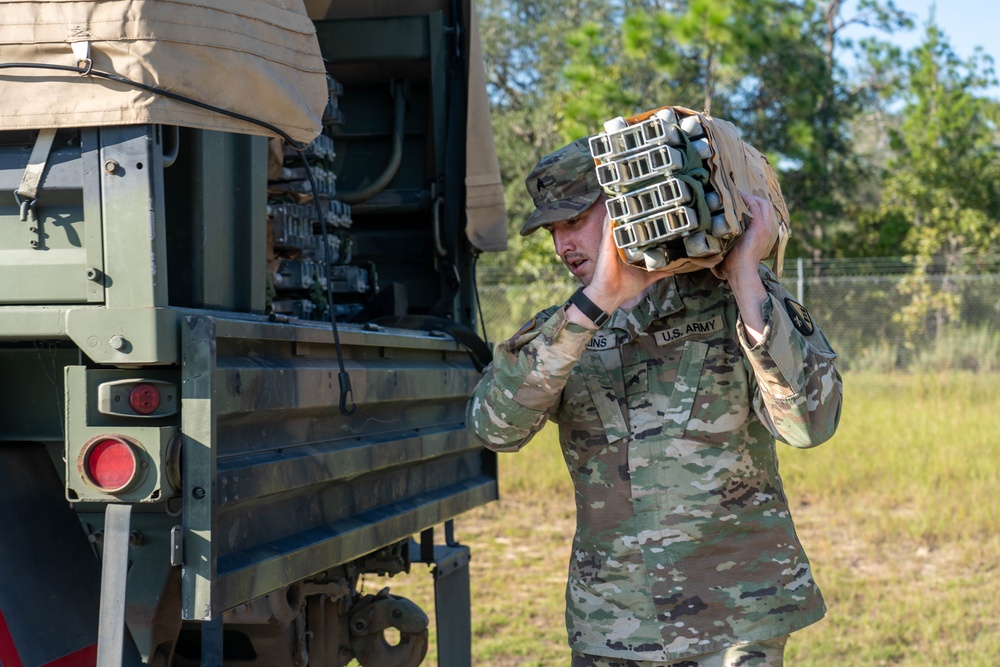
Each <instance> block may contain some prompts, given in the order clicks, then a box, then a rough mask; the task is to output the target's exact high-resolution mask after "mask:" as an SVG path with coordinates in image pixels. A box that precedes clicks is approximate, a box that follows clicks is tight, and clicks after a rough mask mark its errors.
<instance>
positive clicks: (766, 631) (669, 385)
mask: <svg viewBox="0 0 1000 667" xmlns="http://www.w3.org/2000/svg"><path fill="white" fill-rule="evenodd" d="M761 277H762V278H763V279H764V284H765V287H766V288H767V290H768V292H769V299H768V301H766V302H765V304H764V307H763V315H764V319H765V323H766V328H765V331H764V336H763V339H762V340H761V341H760V342H759V343H758V344H757V345H756V346H751V345H750V344H749V343H748V341H747V339H746V336H745V333H744V331H743V327H742V323H741V322H740V321H739V318H738V310H737V307H736V303H735V299H734V297H733V295H732V292H731V291H730V289H729V286H728V284H726V283H724V282H721V281H719V280H718V279H717V278H716V277H715V276H714V275H713V274H712V273H711V272H710V271H698V272H695V273H688V274H682V275H678V276H675V277H673V278H667V279H664V280H661V281H659V282H657V283H656V284H655V285H654V286H653V287H652V288H651V290H650V291H649V292H648V294H647V296H646V297H645V300H644V301H643V302H642V303H640V304H638V305H637V306H636V307H635V308H633V309H631V310H629V311H623V310H618V311H617V312H615V313H614V314H613V315H612V317H611V319H610V320H609V321H608V322H607V323H606V324H605V326H604V327H603V328H602V329H601V330H600V331H598V332H596V333H592V332H590V331H588V330H586V329H584V328H583V327H580V326H577V325H576V324H573V323H570V322H568V321H567V319H566V310H565V306H560V307H554V308H550V309H548V310H546V311H544V312H542V313H540V314H539V315H538V316H536V318H535V319H534V320H533V321H532V322H531V323H529V324H528V325H526V326H525V327H524V328H523V329H522V330H521V331H520V332H518V333H517V334H516V335H515V336H514V337H513V338H512V339H510V340H508V341H506V342H505V343H502V344H500V345H498V346H497V350H496V354H495V357H494V361H493V364H492V365H491V367H490V368H489V369H488V370H487V373H486V376H485V377H484V378H483V380H482V381H481V382H480V384H479V386H478V387H477V389H476V392H475V395H474V396H473V398H472V399H471V400H470V402H469V407H468V413H467V419H468V425H469V429H470V430H471V431H472V432H473V433H474V434H475V435H476V437H478V438H479V439H480V440H481V441H482V442H483V444H485V445H486V446H487V447H489V448H490V449H493V450H496V451H500V452H507V451H516V450H518V449H519V448H520V447H522V446H523V445H524V444H525V443H526V442H527V441H528V440H529V439H530V438H531V437H532V436H533V435H534V434H535V433H536V432H537V431H538V430H539V429H540V428H541V427H542V426H543V425H544V423H545V421H546V420H552V421H553V422H556V423H558V424H559V437H560V442H561V444H562V449H563V454H564V457H565V460H566V465H567V466H568V468H569V472H570V475H571V477H572V479H573V484H574V488H575V495H576V510H577V530H576V535H575V536H574V539H573V551H572V556H571V559H570V566H569V581H568V584H567V589H566V603H567V610H566V623H567V629H568V631H569V643H570V646H571V647H572V648H573V649H574V650H577V651H580V652H582V653H586V654H591V655H601V656H610V657H617V658H625V659H632V660H654V661H670V660H677V659H680V658H684V657H688V656H693V655H698V654H701V653H707V652H711V651H718V650H721V649H723V648H725V647H726V646H729V645H731V644H734V643H739V642H747V641H758V640H763V639H769V638H773V637H778V636H782V635H786V634H788V633H790V632H792V631H794V630H797V629H799V628H802V627H804V626H806V625H809V624H810V623H813V622H815V621H817V620H819V619H820V618H821V617H822V616H823V614H824V613H825V606H824V603H823V599H822V597H821V595H820V591H819V589H818V587H817V586H816V584H815V582H814V581H813V577H812V573H811V571H810V567H809V561H808V560H807V558H806V555H805V553H804V551H803V549H802V546H801V545H800V543H799V539H798V537H797V536H796V533H795V528H794V526H793V524H792V519H791V517H790V516H789V511H788V503H787V500H786V498H785V492H784V489H783V488H782V483H781V478H780V477H779V475H778V461H777V457H776V452H775V438H779V439H781V440H782V441H784V442H786V443H788V444H790V445H793V446H795V447H811V446H814V445H817V444H819V443H820V442H822V441H824V440H826V439H828V438H829V437H830V436H831V435H832V434H833V432H834V430H835V429H836V427H837V423H838V420H839V417H840V399H841V380H840V375H839V374H838V373H837V370H836V369H835V368H834V366H833V359H834V357H835V355H834V353H833V351H832V350H831V349H830V346H829V345H828V343H827V341H826V339H825V338H824V337H823V334H822V333H821V332H820V331H819V329H818V328H817V327H816V326H815V324H814V323H813V322H812V320H811V318H810V317H809V315H808V313H807V312H806V311H805V309H803V308H802V307H801V306H799V305H798V304H797V303H795V302H794V301H792V300H791V297H790V295H789V294H788V293H787V292H786V291H785V290H784V289H783V288H782V287H781V286H780V285H778V283H777V280H776V279H775V278H774V276H773V274H771V273H770V272H769V271H768V270H767V269H766V268H764V267H763V266H761Z"/></svg>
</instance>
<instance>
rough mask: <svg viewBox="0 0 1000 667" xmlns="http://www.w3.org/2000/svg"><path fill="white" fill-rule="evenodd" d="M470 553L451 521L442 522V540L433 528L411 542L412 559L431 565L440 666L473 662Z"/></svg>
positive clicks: (466, 665) (462, 666) (463, 665)
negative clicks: (436, 539)
mask: <svg viewBox="0 0 1000 667" xmlns="http://www.w3.org/2000/svg"><path fill="white" fill-rule="evenodd" d="M415 555H419V558H415V557H414V556H415ZM469 557H470V551H469V547H467V546H464V545H461V544H458V543H457V542H455V540H454V538H453V523H452V522H451V521H448V522H446V523H445V544H434V533H433V529H428V530H425V531H423V533H421V535H420V545H419V546H418V545H417V544H416V543H414V542H411V543H410V558H411V560H414V561H417V562H422V563H428V564H433V565H434V569H433V570H432V571H431V575H432V576H433V577H434V620H435V623H436V625H437V650H438V665H439V666H440V667H471V665H472V618H471V615H470V610H471V596H470V593H469Z"/></svg>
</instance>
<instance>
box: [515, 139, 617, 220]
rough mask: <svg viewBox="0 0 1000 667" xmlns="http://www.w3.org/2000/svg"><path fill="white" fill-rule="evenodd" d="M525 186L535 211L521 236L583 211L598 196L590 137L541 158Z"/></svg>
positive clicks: (598, 187)
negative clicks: (533, 203)
mask: <svg viewBox="0 0 1000 667" xmlns="http://www.w3.org/2000/svg"><path fill="white" fill-rule="evenodd" d="M524 184H525V185H526V186H527V187H528V194H530V195H531V198H532V200H534V202H535V210H534V212H532V214H531V215H530V216H528V219H527V220H525V221H524V225H522V226H521V236H527V235H528V234H530V233H531V232H533V231H535V230H536V229H538V228H539V227H541V226H542V225H548V224H552V223H555V222H562V221H563V220H569V219H570V218H573V217H575V216H577V215H579V214H581V213H583V212H584V211H586V210H587V209H588V208H590V207H591V206H593V204H594V202H596V201H597V198H598V197H599V196H600V194H601V186H600V185H599V184H598V182H597V172H596V171H595V168H594V158H592V157H591V156H590V138H589V137H584V138H583V139H577V140H576V141H574V142H573V143H571V144H569V145H567V146H563V147H562V148H560V149H559V150H557V151H556V152H555V153H552V154H551V155H546V156H545V157H543V158H542V159H541V160H540V161H539V162H538V164H537V165H535V168H534V169H532V170H531V173H530V174H528V178H526V179H525V180H524Z"/></svg>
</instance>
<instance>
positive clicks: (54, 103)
mask: <svg viewBox="0 0 1000 667" xmlns="http://www.w3.org/2000/svg"><path fill="white" fill-rule="evenodd" d="M0 15H2V17H3V18H2V22H0V62H2V63H15V62H28V63H46V64H56V65H76V64H77V58H76V56H75V55H74V54H73V49H72V46H71V44H72V43H74V42H86V43H89V45H90V57H91V59H92V64H93V67H94V69H97V70H101V71H106V72H113V73H116V74H119V75H123V76H125V77H128V78H130V79H133V80H136V81H139V82H141V83H144V84H147V85H152V86H156V87H159V88H163V89H166V90H169V91H170V92H173V93H177V94H180V95H184V96H186V97H191V98H193V99H196V100H198V101H201V102H206V103H208V104H211V105H213V106H217V107H221V108H224V109H227V110H230V111H234V112H237V113H240V114H243V115H246V116H249V117H252V118H257V119H260V120H263V121H265V122H267V123H270V124H272V125H274V126H276V127H278V128H279V129H281V130H282V131H284V132H286V133H287V134H288V135H289V136H291V137H292V139H294V140H296V141H301V142H308V141H311V140H312V139H314V138H315V137H316V135H317V134H319V132H320V129H321V127H320V118H321V116H322V113H323V109H324V107H325V106H326V100H327V92H326V72H325V69H324V67H323V62H322V58H321V56H320V51H319V45H318V43H317V41H316V33H315V29H314V27H313V23H312V21H310V20H309V18H308V16H307V15H306V12H305V7H304V5H303V2H302V0H213V1H212V2H210V3H209V2H204V1H201V2H199V1H198V0H102V1H101V2H71V1H67V0H44V1H41V2H39V1H31V0H13V1H5V2H0ZM139 123H163V124H168V125H181V126H186V127H196V128H202V129H211V130H224V131H229V132H241V133H248V134H273V133H269V132H267V131H266V130H264V129H263V128H261V127H259V126H257V125H254V124H252V123H248V122H245V121H240V120H236V119H232V118H228V117H225V116H220V115H218V114H215V113H213V112H211V111H207V110H202V109H198V108H196V107H192V106H189V105H186V104H183V103H181V102H176V101H173V100H170V99H168V98H165V97H163V96H161V95H155V94H152V93H147V92H144V91H142V90H138V89H134V88H131V87H128V86H125V85H123V84H119V83H116V82H112V81H107V80H102V79H98V78H95V77H87V76H81V75H78V74H74V73H71V72H54V71H45V70H35V69H4V70H0V129H19V128H45V127H79V126H92V125H129V124H139Z"/></svg>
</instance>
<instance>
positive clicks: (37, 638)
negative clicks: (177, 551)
mask: <svg viewBox="0 0 1000 667" xmlns="http://www.w3.org/2000/svg"><path fill="white" fill-rule="evenodd" d="M0 516H3V517H4V536H3V539H0V663H2V664H4V665H8V664H10V665H23V666H24V667H36V666H38V665H47V664H60V663H59V662H56V661H60V660H70V659H71V657H72V658H77V659H78V660H79V662H78V663H74V664H86V661H89V662H90V664H93V663H94V660H95V659H96V656H97V617H98V594H99V590H100V581H101V568H100V564H99V563H98V561H97V557H96V556H95V554H94V550H93V547H92V546H91V545H90V543H89V542H88V541H87V537H86V535H85V534H84V531H83V528H82V526H81V525H80V521H79V520H78V519H77V517H76V514H75V513H74V512H73V510H72V509H70V506H69V503H67V502H66V500H65V497H64V490H63V485H62V482H61V481H60V480H59V477H58V475H57V474H56V469H55V466H54V465H53V463H52V459H51V458H50V457H49V455H48V453H47V452H46V451H45V448H44V447H43V446H42V445H38V444H16V445H11V444H7V445H4V446H3V447H0ZM85 658H86V659H87V660H86V661H85V660H84V659H85Z"/></svg>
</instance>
